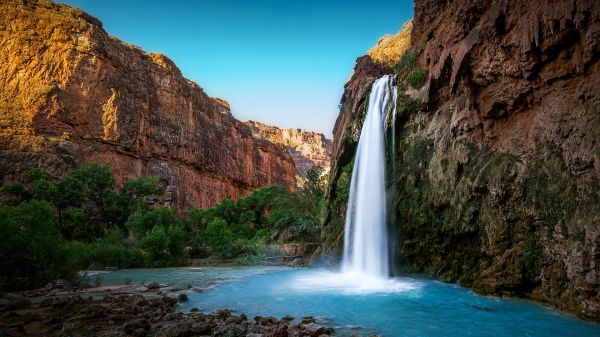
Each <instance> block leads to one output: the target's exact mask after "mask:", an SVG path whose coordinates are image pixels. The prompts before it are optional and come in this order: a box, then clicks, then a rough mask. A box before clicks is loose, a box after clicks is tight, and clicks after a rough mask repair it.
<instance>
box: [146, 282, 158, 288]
mask: <svg viewBox="0 0 600 337" xmlns="http://www.w3.org/2000/svg"><path fill="white" fill-rule="evenodd" d="M146 288H148V289H150V290H155V289H159V288H160V284H158V282H150V283H148V284H147V285H146Z"/></svg>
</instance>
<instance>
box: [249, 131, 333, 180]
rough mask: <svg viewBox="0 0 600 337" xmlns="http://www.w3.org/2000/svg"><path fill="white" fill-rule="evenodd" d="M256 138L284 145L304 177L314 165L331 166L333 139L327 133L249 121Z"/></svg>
mask: <svg viewBox="0 0 600 337" xmlns="http://www.w3.org/2000/svg"><path fill="white" fill-rule="evenodd" d="M246 125H248V126H249V127H250V129H251V130H252V133H253V134H254V136H255V137H256V138H259V139H265V140H268V141H270V142H272V143H275V144H279V145H281V146H284V147H285V148H286V149H288V151H289V152H290V154H291V155H292V158H293V159H294V164H295V165H296V171H297V175H298V176H300V177H304V176H305V175H306V171H307V170H308V169H310V168H311V167H313V166H314V165H318V166H321V167H323V168H325V169H328V168H329V161H330V160H331V146H332V143H331V140H330V139H327V138H326V137H325V135H323V134H322V133H318V132H313V131H305V130H302V129H290V128H283V129H282V128H278V127H276V126H271V125H266V124H263V123H259V122H255V121H247V122H246Z"/></svg>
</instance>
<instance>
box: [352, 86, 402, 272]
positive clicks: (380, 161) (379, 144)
mask: <svg viewBox="0 0 600 337" xmlns="http://www.w3.org/2000/svg"><path fill="white" fill-rule="evenodd" d="M392 81H393V77H390V76H389V75H385V76H383V77H382V78H380V79H378V80H376V81H375V83H373V87H372V89H371V95H370V96H369V106H368V110H367V115H366V117H365V121H364V124H363V127H362V131H361V134H360V139H359V141H358V149H357V151H356V158H355V161H354V168H353V170H352V180H351V183H350V195H349V199H348V208H347V211H346V222H345V233H344V257H343V262H342V272H343V273H349V274H359V275H365V276H370V277H376V278H388V277H389V256H388V255H389V252H388V245H389V243H388V237H387V213H386V208H387V207H386V204H387V198H386V185H385V172H386V169H385V139H384V123H385V116H386V108H387V106H388V104H389V103H390V100H392V101H395V100H396V88H395V87H393V86H392ZM394 117H395V116H394Z"/></svg>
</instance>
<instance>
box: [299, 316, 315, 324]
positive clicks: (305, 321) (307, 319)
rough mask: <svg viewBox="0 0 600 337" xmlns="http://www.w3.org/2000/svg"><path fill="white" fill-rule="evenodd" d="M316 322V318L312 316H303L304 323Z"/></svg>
mask: <svg viewBox="0 0 600 337" xmlns="http://www.w3.org/2000/svg"><path fill="white" fill-rule="evenodd" d="M314 322H316V320H315V318H314V317H312V316H306V317H302V324H309V323H314Z"/></svg>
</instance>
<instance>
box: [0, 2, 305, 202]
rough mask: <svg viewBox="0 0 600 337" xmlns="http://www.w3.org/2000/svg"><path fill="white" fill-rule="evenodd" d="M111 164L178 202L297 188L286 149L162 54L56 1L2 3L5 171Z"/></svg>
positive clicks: (1, 161) (0, 137) (0, 121)
mask: <svg viewBox="0 0 600 337" xmlns="http://www.w3.org/2000/svg"><path fill="white" fill-rule="evenodd" d="M92 161H98V162H109V163H110V164H111V165H112V167H113V171H114V173H115V178H116V180H117V184H121V183H122V182H123V181H124V180H125V179H128V178H134V177H139V176H150V175H156V176H158V177H159V178H160V179H161V181H162V182H163V183H164V184H165V185H166V186H167V189H166V190H167V194H168V195H167V197H168V199H169V200H170V201H171V202H173V203H176V204H178V205H180V206H186V207H187V206H201V207H206V206H210V205H214V204H215V203H217V202H219V201H220V200H221V199H222V198H223V197H226V196H231V197H233V198H237V197H238V196H241V195H244V194H247V193H249V192H250V191H252V190H253V189H256V188H258V187H262V186H267V185H272V184H277V185H282V186H284V187H287V188H288V189H294V188H295V177H294V176H295V168H294V163H293V161H292V159H291V157H290V155H289V154H288V152H287V151H286V150H285V149H284V148H282V147H280V146H278V145H274V144H272V143H270V142H268V141H265V140H260V139H256V138H255V137H253V135H252V132H251V130H250V128H249V127H248V126H246V125H245V124H244V123H242V122H240V121H238V120H236V119H234V118H233V117H232V116H231V113H230V110H229V105H228V104H227V102H225V101H223V100H220V99H213V98H211V97H209V96H207V95H206V94H205V93H204V92H203V90H202V89H201V88H200V87H199V86H198V85H197V84H196V83H193V82H191V81H189V80H187V79H185V78H184V77H183V76H182V75H181V72H180V71H179V69H178V68H177V67H176V66H175V64H174V63H173V62H172V61H171V60H169V59H168V58H167V57H165V56H164V55H160V54H154V53H146V52H144V51H142V50H140V49H139V48H137V47H135V46H132V45H129V44H127V43H124V42H122V41H119V40H118V39H116V38H114V37H111V36H109V35H108V34H107V33H106V32H105V31H104V30H103V28H102V24H101V23H100V22H99V21H98V20H97V19H95V18H93V17H91V16H89V15H88V14H86V13H84V12H82V11H80V10H78V9H75V8H71V7H68V6H66V5H62V4H53V3H52V2H50V1H2V2H0V172H1V173H0V179H1V180H3V181H8V180H12V179H14V178H15V177H16V176H18V175H19V174H20V173H21V172H23V170H26V169H30V168H32V167H34V166H41V167H42V168H44V169H46V170H48V171H49V172H50V173H51V174H52V175H53V176H60V175H61V174H63V173H64V172H65V171H67V170H68V169H70V168H73V167H75V166H77V165H81V164H86V163H89V162H92Z"/></svg>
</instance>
